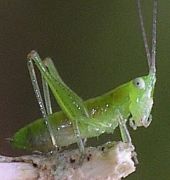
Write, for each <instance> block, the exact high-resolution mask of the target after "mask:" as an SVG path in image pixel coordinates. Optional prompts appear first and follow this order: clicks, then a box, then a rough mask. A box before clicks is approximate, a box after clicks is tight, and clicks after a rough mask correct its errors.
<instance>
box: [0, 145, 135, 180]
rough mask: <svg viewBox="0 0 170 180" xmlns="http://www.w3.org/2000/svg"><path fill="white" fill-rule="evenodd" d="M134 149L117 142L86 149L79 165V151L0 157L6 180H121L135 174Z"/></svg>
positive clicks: (1, 168) (0, 168)
mask: <svg viewBox="0 0 170 180" xmlns="http://www.w3.org/2000/svg"><path fill="white" fill-rule="evenodd" d="M133 151H134V147H133V146H132V145H129V144H126V143H123V142H118V143H107V144H104V145H103V146H99V147H87V148H86V154H85V159H84V161H83V163H82V164H81V165H80V163H79V162H80V161H79V160H80V153H79V151H78V150H65V151H63V152H60V153H57V152H56V153H53V154H52V155H49V154H48V155H30V156H21V157H5V156H0V179H3V180H21V179H22V180H86V179H88V180H100V179H101V180H103V179H106V180H107V179H108V180H111V179H112V180H119V179H121V178H122V177H126V176H128V175H129V174H130V173H132V172H134V171H135V166H134V162H133V160H132V152H133Z"/></svg>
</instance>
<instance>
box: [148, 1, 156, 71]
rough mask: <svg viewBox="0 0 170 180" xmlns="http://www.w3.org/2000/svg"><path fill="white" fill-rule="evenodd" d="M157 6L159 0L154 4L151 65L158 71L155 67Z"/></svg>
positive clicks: (151, 69)
mask: <svg viewBox="0 0 170 180" xmlns="http://www.w3.org/2000/svg"><path fill="white" fill-rule="evenodd" d="M157 6H158V2H157V0H154V4H153V22H152V23H153V25H152V51H151V53H152V56H151V64H150V65H151V67H150V71H152V72H156V67H155V57H156V31H157V11H158V10H157V9H158V8H157Z"/></svg>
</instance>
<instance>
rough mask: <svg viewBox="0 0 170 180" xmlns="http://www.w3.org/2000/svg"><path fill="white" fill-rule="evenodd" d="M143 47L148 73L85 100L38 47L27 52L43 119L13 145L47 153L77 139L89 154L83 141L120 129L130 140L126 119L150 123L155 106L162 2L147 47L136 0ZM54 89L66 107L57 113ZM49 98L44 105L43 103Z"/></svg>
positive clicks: (17, 135) (134, 124)
mask: <svg viewBox="0 0 170 180" xmlns="http://www.w3.org/2000/svg"><path fill="white" fill-rule="evenodd" d="M137 7H138V8H137V9H138V13H139V19H140V25H141V30H142V37H143V41H144V47H145V51H146V56H147V60H148V67H149V73H148V75H146V76H142V77H138V78H135V79H133V80H131V81H129V82H127V83H125V84H123V85H120V86H118V87H117V88H115V89H113V90H111V91H109V92H107V93H105V94H104V95H101V96H98V97H95V98H92V99H89V100H86V101H83V100H82V99H81V98H80V97H79V96H78V95H77V94H76V93H75V92H73V91H72V90H71V89H70V88H69V87H68V86H67V85H66V84H65V83H64V82H63V80H62V79H61V77H60V75H59V73H58V71H57V69H56V68H55V66H54V64H53V61H52V60H51V59H50V58H46V59H45V60H43V61H42V60H41V58H40V56H39V55H38V53H37V52H36V51H31V52H30V53H29V54H28V69H29V73H30V76H31V80H32V84H33V88H34V91H35V94H36V98H37V100H38V103H39V106H40V110H41V112H42V115H43V117H42V118H40V119H38V120H36V121H34V122H32V123H31V124H29V125H27V126H25V127H23V128H21V129H20V130H18V132H16V133H15V134H14V136H13V137H12V138H11V143H12V144H13V145H14V146H15V147H17V148H21V149H26V150H31V151H41V152H47V151H51V150H53V149H54V147H64V146H69V145H71V144H74V143H77V144H78V147H79V149H80V152H81V153H83V152H84V140H85V139H87V138H91V137H97V136H99V135H101V134H103V133H108V134H109V133H113V132H114V130H115V128H116V127H119V128H120V132H121V137H122V140H123V141H124V142H128V143H131V137H130V135H129V132H128V129H127V126H126V123H127V122H129V125H130V126H131V127H132V128H133V129H136V128H137V127H140V126H144V127H148V126H149V124H150V123H151V120H152V118H151V115H150V113H151V109H152V106H153V93H154V87H155V82H156V67H155V56H156V22H157V0H154V2H153V24H152V47H151V50H150V49H149V47H148V42H147V38H146V33H145V28H144V22H143V16H142V12H141V4H140V0H137ZM34 65H35V66H36V67H37V68H38V69H39V71H40V73H41V76H42V84H43V94H44V96H43V97H44V98H42V95H41V93H40V89H39V85H38V81H37V78H36V74H35V70H34ZM49 89H50V90H51V92H52V93H53V95H54V97H55V99H56V101H57V102H58V104H59V106H60V107H61V110H62V111H59V112H54V113H53V112H52V107H51V101H50V94H49ZM44 102H45V103H44Z"/></svg>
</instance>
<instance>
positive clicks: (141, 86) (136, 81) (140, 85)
mask: <svg viewBox="0 0 170 180" xmlns="http://www.w3.org/2000/svg"><path fill="white" fill-rule="evenodd" d="M133 84H134V85H135V86H136V87H137V88H139V89H145V82H144V80H143V79H142V78H136V79H134V80H133Z"/></svg>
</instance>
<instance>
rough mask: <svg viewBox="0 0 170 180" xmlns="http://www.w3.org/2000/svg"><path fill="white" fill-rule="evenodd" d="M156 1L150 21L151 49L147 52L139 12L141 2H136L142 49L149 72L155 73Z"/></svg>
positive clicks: (141, 17)
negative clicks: (144, 52) (143, 48)
mask: <svg viewBox="0 0 170 180" xmlns="http://www.w3.org/2000/svg"><path fill="white" fill-rule="evenodd" d="M157 4H158V2H157V0H154V2H153V17H152V18H153V19H152V48H151V51H150V50H149V46H148V41H147V37H146V31H145V27H144V21H143V15H142V10H141V1H140V0H137V7H138V14H139V19H140V25H141V30H142V37H143V42H144V47H145V51H146V56H147V60H148V66H149V71H150V72H153V73H155V72H156V67H155V56H156V24H157Z"/></svg>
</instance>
